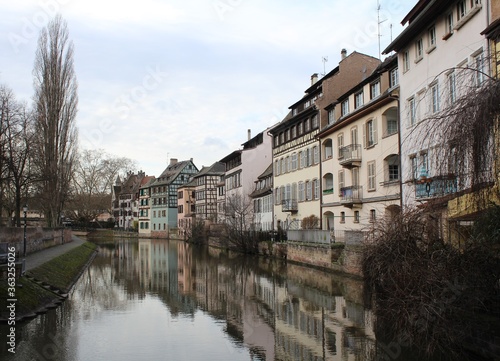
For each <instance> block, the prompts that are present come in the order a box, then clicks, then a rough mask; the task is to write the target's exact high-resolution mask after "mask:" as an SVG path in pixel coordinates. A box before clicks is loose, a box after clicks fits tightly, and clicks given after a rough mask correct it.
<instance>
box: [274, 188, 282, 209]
mask: <svg viewBox="0 0 500 361" xmlns="http://www.w3.org/2000/svg"><path fill="white" fill-rule="evenodd" d="M274 199H275V200H276V202H275V204H276V205H280V204H281V197H280V191H279V189H278V187H276V188H275V189H274Z"/></svg>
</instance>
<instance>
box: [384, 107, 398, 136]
mask: <svg viewBox="0 0 500 361" xmlns="http://www.w3.org/2000/svg"><path fill="white" fill-rule="evenodd" d="M383 117H384V118H385V136H389V135H392V134H396V133H397V132H398V110H397V108H389V109H387V111H386V112H385V113H384V115H383Z"/></svg>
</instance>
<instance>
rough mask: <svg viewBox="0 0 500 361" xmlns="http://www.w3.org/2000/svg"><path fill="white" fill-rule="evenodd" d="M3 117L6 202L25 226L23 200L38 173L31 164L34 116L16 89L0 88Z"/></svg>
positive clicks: (2, 163)
mask: <svg viewBox="0 0 500 361" xmlns="http://www.w3.org/2000/svg"><path fill="white" fill-rule="evenodd" d="M0 112H1V114H0V118H1V127H2V144H1V149H2V157H1V158H2V159H1V167H2V174H3V175H4V176H3V177H2V180H1V181H2V184H1V195H2V198H1V199H2V201H3V202H5V203H4V205H5V208H6V209H7V210H8V214H9V215H10V214H11V213H12V211H14V215H15V224H16V226H18V227H20V226H21V217H20V215H21V203H22V202H23V198H24V202H26V198H27V195H28V186H29V185H30V183H31V182H32V181H33V179H34V176H33V174H32V173H31V169H30V167H29V162H30V157H31V153H30V152H31V144H32V140H33V135H34V134H33V122H32V120H33V116H32V113H31V112H30V111H29V110H28V109H27V107H26V105H25V104H23V103H20V102H18V101H16V99H15V97H14V94H13V93H12V91H11V90H10V89H8V88H6V87H1V88H0Z"/></svg>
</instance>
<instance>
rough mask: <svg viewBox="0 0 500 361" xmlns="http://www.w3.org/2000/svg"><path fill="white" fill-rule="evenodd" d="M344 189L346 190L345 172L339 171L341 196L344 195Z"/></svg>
mask: <svg viewBox="0 0 500 361" xmlns="http://www.w3.org/2000/svg"><path fill="white" fill-rule="evenodd" d="M342 188H344V171H343V170H339V194H342Z"/></svg>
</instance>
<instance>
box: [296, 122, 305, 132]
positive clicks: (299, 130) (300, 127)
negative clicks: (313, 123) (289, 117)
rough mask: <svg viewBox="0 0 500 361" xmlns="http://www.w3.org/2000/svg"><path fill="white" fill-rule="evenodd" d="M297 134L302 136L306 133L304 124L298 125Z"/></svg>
mask: <svg viewBox="0 0 500 361" xmlns="http://www.w3.org/2000/svg"><path fill="white" fill-rule="evenodd" d="M297 133H298V135H302V133H304V129H303V127H302V123H299V124H297Z"/></svg>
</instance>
